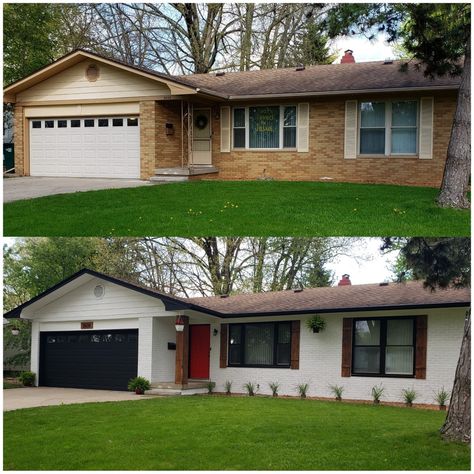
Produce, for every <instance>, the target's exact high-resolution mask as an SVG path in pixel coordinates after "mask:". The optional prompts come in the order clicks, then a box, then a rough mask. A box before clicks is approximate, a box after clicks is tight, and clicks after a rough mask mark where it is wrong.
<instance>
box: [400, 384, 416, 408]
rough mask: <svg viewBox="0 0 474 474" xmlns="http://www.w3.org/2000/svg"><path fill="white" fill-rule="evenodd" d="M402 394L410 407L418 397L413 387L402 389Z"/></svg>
mask: <svg viewBox="0 0 474 474" xmlns="http://www.w3.org/2000/svg"><path fill="white" fill-rule="evenodd" d="M402 395H403V399H404V400H405V403H406V404H407V405H408V406H410V407H411V406H412V405H413V402H414V401H415V399H416V397H417V393H416V392H415V390H414V389H413V388H404V389H403V390H402Z"/></svg>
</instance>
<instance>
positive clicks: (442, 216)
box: [4, 181, 470, 237]
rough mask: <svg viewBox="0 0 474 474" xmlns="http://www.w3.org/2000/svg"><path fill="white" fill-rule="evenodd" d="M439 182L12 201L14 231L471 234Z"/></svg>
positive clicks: (153, 190) (242, 187) (7, 220)
mask: <svg viewBox="0 0 474 474" xmlns="http://www.w3.org/2000/svg"><path fill="white" fill-rule="evenodd" d="M437 193H438V190H437V189H433V188H422V187H406V186H390V185H364V184H347V183H313V182H282V181H241V182H235V181H234V182H232V181H201V182H188V183H174V184H166V185H158V186H146V187H139V188H129V189H111V190H104V191H90V192H85V193H74V194H63V195H57V196H48V197H44V198H38V199H31V200H25V201H17V202H13V203H9V204H6V205H5V207H4V233H5V235H7V236H37V235H43V236H55V235H62V236H97V235H101V236H106V235H119V236H120V235H134V236H144V235H153V236H166V235H167V236H170V235H173V236H174V235H179V236H183V237H186V236H195V235H306V236H307V235H311V236H314V235H318V236H382V235H383V236H392V235H397V236H419V235H423V236H425V237H428V236H467V235H469V232H470V213H469V211H468V210H462V211H460V210H452V209H439V208H437V207H436V205H435V198H436V196H437Z"/></svg>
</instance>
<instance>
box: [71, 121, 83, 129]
mask: <svg viewBox="0 0 474 474" xmlns="http://www.w3.org/2000/svg"><path fill="white" fill-rule="evenodd" d="M80 126H81V121H80V120H71V128H78V127H80Z"/></svg>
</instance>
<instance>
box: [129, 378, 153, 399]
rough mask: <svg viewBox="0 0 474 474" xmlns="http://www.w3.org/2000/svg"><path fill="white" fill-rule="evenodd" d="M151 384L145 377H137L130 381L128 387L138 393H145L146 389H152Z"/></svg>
mask: <svg viewBox="0 0 474 474" xmlns="http://www.w3.org/2000/svg"><path fill="white" fill-rule="evenodd" d="M150 388H151V384H150V382H149V380H147V379H146V378H145V377H135V378H133V379H131V380H130V381H129V382H128V389H129V390H130V391H131V392H135V393H136V394H139V395H140V394H143V393H144V392H145V390H150Z"/></svg>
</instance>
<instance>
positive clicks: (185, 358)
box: [174, 316, 189, 385]
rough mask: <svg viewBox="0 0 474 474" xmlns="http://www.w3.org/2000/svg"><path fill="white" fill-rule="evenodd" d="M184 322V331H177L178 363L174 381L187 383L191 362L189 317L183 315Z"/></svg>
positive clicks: (181, 383) (182, 383) (180, 383)
mask: <svg viewBox="0 0 474 474" xmlns="http://www.w3.org/2000/svg"><path fill="white" fill-rule="evenodd" d="M181 319H182V321H183V322H184V329H183V331H182V332H176V364H175V376H174V383H176V384H179V385H185V384H187V383H188V364H189V317H188V316H181Z"/></svg>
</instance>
